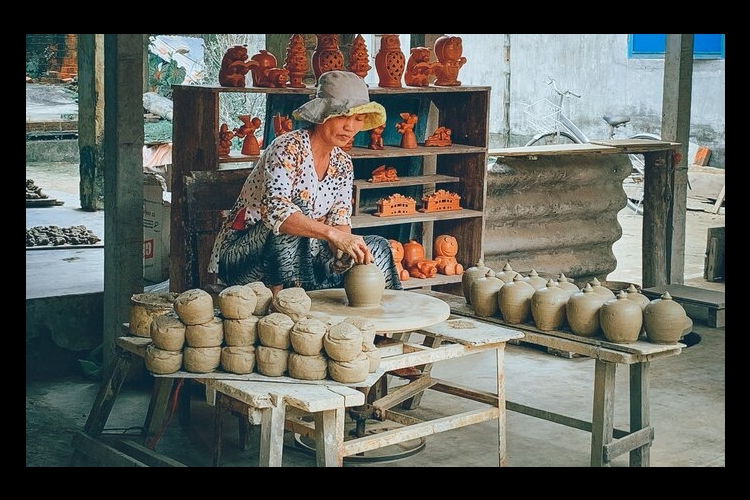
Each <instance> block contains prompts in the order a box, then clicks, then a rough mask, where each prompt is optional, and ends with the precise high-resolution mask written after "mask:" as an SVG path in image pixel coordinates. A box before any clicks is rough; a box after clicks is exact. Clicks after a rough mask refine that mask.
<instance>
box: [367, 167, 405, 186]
mask: <svg viewBox="0 0 750 500" xmlns="http://www.w3.org/2000/svg"><path fill="white" fill-rule="evenodd" d="M397 180H399V179H398V171H396V169H395V168H394V167H387V166H385V165H380V166H379V167H378V168H376V169H375V170H373V171H372V177H370V182H395V181H397Z"/></svg>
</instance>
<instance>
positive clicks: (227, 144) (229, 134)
mask: <svg viewBox="0 0 750 500" xmlns="http://www.w3.org/2000/svg"><path fill="white" fill-rule="evenodd" d="M233 138H234V132H233V131H231V130H229V125H227V124H226V123H222V124H221V127H219V156H229V151H230V150H231V149H232V139H233Z"/></svg>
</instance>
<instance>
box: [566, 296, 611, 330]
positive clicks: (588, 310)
mask: <svg viewBox="0 0 750 500" xmlns="http://www.w3.org/2000/svg"><path fill="white" fill-rule="evenodd" d="M606 300H607V298H606V297H604V296H603V295H601V294H598V293H596V292H594V289H593V288H592V287H591V284H590V283H587V284H586V286H585V287H583V289H581V290H580V291H578V292H576V293H574V294H573V295H571V296H570V298H569V299H568V303H567V304H566V305H565V314H566V316H567V319H568V325H570V329H571V330H572V331H573V333H575V334H576V335H580V336H581V337H593V336H595V335H598V334H599V333H600V331H601V328H600V324H599V309H601V307H602V304H604V302H605V301H606Z"/></svg>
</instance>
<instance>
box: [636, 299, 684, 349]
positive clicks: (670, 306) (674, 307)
mask: <svg viewBox="0 0 750 500" xmlns="http://www.w3.org/2000/svg"><path fill="white" fill-rule="evenodd" d="M686 317H687V314H686V313H685V309H684V308H683V307H682V306H681V305H680V304H678V303H677V302H675V301H674V300H672V296H671V295H670V294H669V292H664V294H662V296H661V298H659V299H654V300H652V301H650V302H649V303H648V305H647V306H646V308H645V309H644V310H643V321H644V326H645V327H646V336H647V337H648V340H650V341H651V342H653V343H655V344H676V343H677V342H678V341H679V340H680V338H682V335H683V332H684V331H685V329H686V328H687V322H686V321H685V318H686ZM691 326H692V325H691Z"/></svg>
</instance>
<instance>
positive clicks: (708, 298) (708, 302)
mask: <svg viewBox="0 0 750 500" xmlns="http://www.w3.org/2000/svg"><path fill="white" fill-rule="evenodd" d="M664 292H669V295H671V296H672V299H673V300H676V301H677V302H684V303H686V304H691V305H696V306H709V307H715V308H718V309H724V308H725V306H726V302H725V298H724V297H725V294H724V292H718V291H716V290H706V289H704V288H697V287H694V286H687V285H678V284H672V285H662V286H654V287H650V288H644V289H643V295H645V296H647V297H648V298H650V299H658V298H659V297H661V296H662V295H663V294H664Z"/></svg>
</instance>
